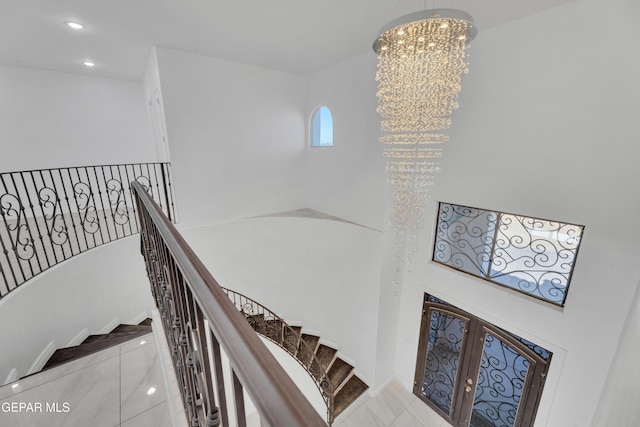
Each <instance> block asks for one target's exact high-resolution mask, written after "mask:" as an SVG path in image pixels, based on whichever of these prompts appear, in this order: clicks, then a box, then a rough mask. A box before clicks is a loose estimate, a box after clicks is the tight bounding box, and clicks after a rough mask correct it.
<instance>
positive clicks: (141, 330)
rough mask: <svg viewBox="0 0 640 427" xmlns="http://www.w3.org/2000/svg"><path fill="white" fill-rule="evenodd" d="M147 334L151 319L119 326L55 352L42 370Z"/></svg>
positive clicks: (149, 330)
mask: <svg viewBox="0 0 640 427" xmlns="http://www.w3.org/2000/svg"><path fill="white" fill-rule="evenodd" d="M149 333H151V319H145V320H144V321H142V322H141V323H139V324H138V325H125V324H120V325H118V326H116V328H115V329H114V330H112V331H111V332H109V333H108V334H99V335H89V336H88V337H87V338H86V339H85V340H84V341H82V343H80V344H79V345H76V346H73V347H65V348H60V349H58V350H56V351H55V352H54V353H53V355H52V356H51V357H50V358H49V360H48V361H47V363H45V365H44V368H42V370H43V371H44V370H47V369H51V368H54V367H56V366H59V365H62V364H63V363H67V362H70V361H72V360H76V359H79V358H81V357H84V356H88V355H89V354H92V353H95V352H97V351H100V350H104V349H106V348H109V347H111V346H114V345H118V344H122V343H124V342H127V341H129V340H132V339H135V338H138V337H140V336H142V335H146V334H149Z"/></svg>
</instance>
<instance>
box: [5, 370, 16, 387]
mask: <svg viewBox="0 0 640 427" xmlns="http://www.w3.org/2000/svg"><path fill="white" fill-rule="evenodd" d="M18 379H19V378H18V370H17V369H16V368H12V369H11V370H10V371H9V375H7V379H6V380H5V381H4V385H7V384H10V383H12V382H14V381H16V380H18Z"/></svg>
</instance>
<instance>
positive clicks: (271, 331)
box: [263, 319, 283, 344]
mask: <svg viewBox="0 0 640 427" xmlns="http://www.w3.org/2000/svg"><path fill="white" fill-rule="evenodd" d="M264 323H265V331H264V333H263V335H264V336H265V337H267V338H269V339H271V340H273V341H275V342H276V343H278V344H282V329H283V328H282V321H281V320H279V319H267V320H265V321H264Z"/></svg>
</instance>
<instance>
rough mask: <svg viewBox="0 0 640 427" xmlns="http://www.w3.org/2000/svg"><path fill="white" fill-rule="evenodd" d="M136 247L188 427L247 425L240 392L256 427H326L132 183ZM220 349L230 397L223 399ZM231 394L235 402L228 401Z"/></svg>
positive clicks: (138, 185) (180, 241)
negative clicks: (250, 404)
mask: <svg viewBox="0 0 640 427" xmlns="http://www.w3.org/2000/svg"><path fill="white" fill-rule="evenodd" d="M132 188H133V191H134V195H135V197H136V203H137V205H138V215H139V218H140V225H141V229H140V237H141V242H142V245H141V248H142V253H143V256H144V258H145V263H146V268H147V274H148V276H149V281H150V282H151V290H152V294H153V296H154V298H155V301H156V304H157V306H158V310H159V311H160V315H161V317H162V322H163V328H164V331H165V334H166V336H167V341H168V343H169V349H170V352H171V354H172V359H173V364H174V367H175V371H176V375H177V379H178V385H179V387H180V390H181V392H182V401H183V403H184V407H185V414H186V417H187V422H188V423H189V425H191V426H218V425H223V426H229V425H230V423H229V421H230V417H231V415H232V414H230V413H229V412H230V411H229V410H228V408H227V401H231V400H233V402H234V403H235V405H234V407H235V411H233V412H235V421H236V422H235V424H236V425H238V426H240V427H242V426H246V414H245V409H244V408H245V406H244V397H243V395H244V394H243V390H246V392H247V394H248V395H249V396H250V397H251V400H252V401H253V403H254V404H255V405H256V408H257V410H258V413H259V414H260V418H261V425H263V426H271V427H285V426H291V427H293V426H296V427H298V426H300V427H303V426H309V427H319V426H326V424H325V422H324V421H323V420H322V418H321V417H320V415H318V413H317V412H316V410H315V409H314V408H313V406H312V405H311V404H310V403H309V401H308V400H307V399H306V398H305V397H304V395H303V394H302V393H301V392H300V391H299V389H298V388H297V387H296V385H295V384H294V383H293V381H292V380H291V378H290V377H289V376H288V375H287V373H286V372H285V371H284V370H283V368H282V367H281V366H280V364H279V363H278V361H277V360H276V359H275V358H274V356H273V355H272V354H271V352H270V351H269V350H268V349H267V347H266V346H265V345H264V343H263V342H262V341H261V340H260V338H258V336H257V334H256V333H255V331H254V330H253V329H252V328H251V326H250V325H249V323H248V322H247V321H246V320H245V318H244V316H243V315H242V314H241V313H240V312H239V311H238V309H237V308H236V306H235V305H234V304H233V303H232V302H231V300H229V298H228V297H227V295H226V294H225V293H224V292H223V290H222V288H220V286H219V285H218V283H217V282H216V280H215V279H214V278H213V276H212V275H211V273H209V271H208V270H207V269H206V267H205V266H204V265H203V264H202V262H201V261H200V260H199V259H198V257H197V256H196V255H195V254H194V253H193V250H192V249H191V248H190V247H189V246H188V245H187V243H186V242H185V240H184V239H183V238H182V236H181V235H180V234H179V233H178V231H177V230H176V229H175V227H174V226H173V224H171V222H170V221H169V219H168V218H167V217H166V216H165V215H163V213H162V211H161V209H160V207H159V206H158V205H157V204H156V203H154V202H153V200H152V199H151V197H149V195H148V194H147V192H146V191H145V189H144V188H143V186H141V185H140V184H138V183H136V182H134V183H132ZM221 350H224V352H225V353H226V355H227V356H228V359H229V365H230V367H231V372H232V374H231V376H232V379H233V381H232V391H231V392H229V396H228V395H227V388H226V385H225V381H224V372H229V370H228V369H226V368H228V367H227V366H224V365H223V363H224V361H223V359H222V356H221ZM231 395H233V399H231Z"/></svg>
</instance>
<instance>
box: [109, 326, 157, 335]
mask: <svg viewBox="0 0 640 427" xmlns="http://www.w3.org/2000/svg"><path fill="white" fill-rule="evenodd" d="M150 328H151V327H150V326H149V325H125V324H120V325H118V326H116V327H115V328H114V329H113V330H112V331H111V332H109V333H110V334H112V333H118V332H148V331H149V330H150Z"/></svg>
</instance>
